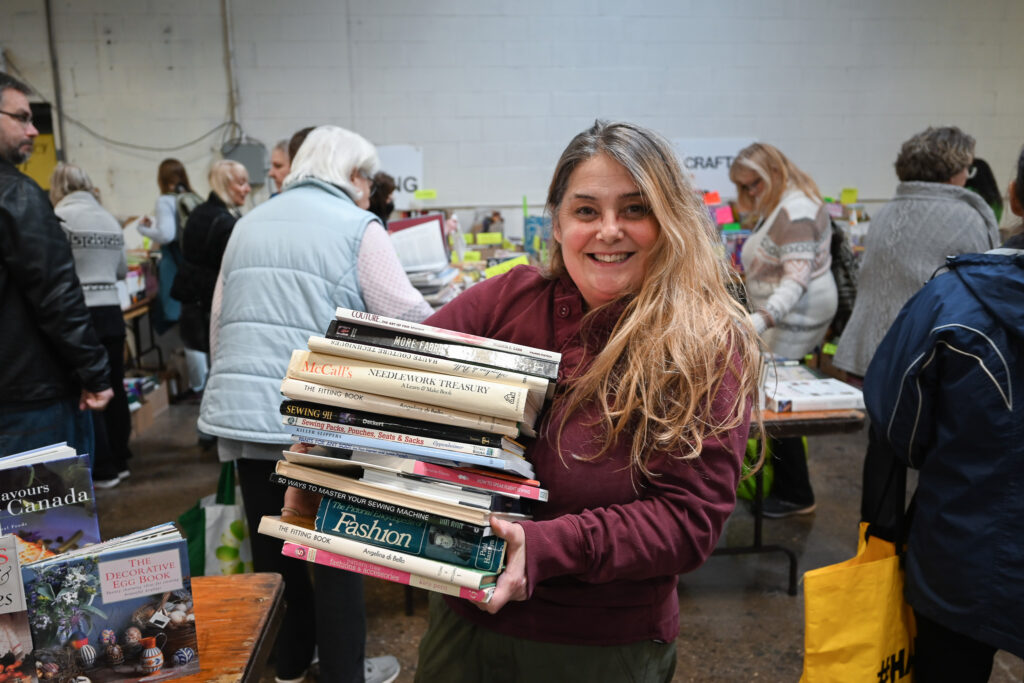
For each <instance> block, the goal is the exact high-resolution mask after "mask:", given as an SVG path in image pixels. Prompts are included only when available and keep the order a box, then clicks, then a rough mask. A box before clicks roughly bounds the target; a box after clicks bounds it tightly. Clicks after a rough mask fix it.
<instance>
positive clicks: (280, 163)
mask: <svg viewBox="0 0 1024 683" xmlns="http://www.w3.org/2000/svg"><path fill="white" fill-rule="evenodd" d="M291 170H292V160H291V157H289V156H288V140H287V139H285V140H278V142H277V144H276V145H274V149H272V150H270V170H269V171H267V175H268V176H270V179H271V180H273V181H274V190H273V193H272V194H280V193H281V190H282V189H283V188H284V179H285V178H287V177H288V174H289V173H290V172H291Z"/></svg>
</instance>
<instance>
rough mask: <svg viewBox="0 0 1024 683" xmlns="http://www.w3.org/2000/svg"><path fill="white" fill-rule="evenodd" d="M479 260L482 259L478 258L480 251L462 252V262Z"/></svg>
mask: <svg viewBox="0 0 1024 683" xmlns="http://www.w3.org/2000/svg"><path fill="white" fill-rule="evenodd" d="M480 260H482V259H481V258H480V252H479V251H467V252H464V253H463V254H462V262H463V263H469V262H470V261H480Z"/></svg>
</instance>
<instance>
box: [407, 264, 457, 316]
mask: <svg viewBox="0 0 1024 683" xmlns="http://www.w3.org/2000/svg"><path fill="white" fill-rule="evenodd" d="M407 275H408V276H409V282H410V283H412V286H413V287H415V288H416V289H418V290H419V292H420V294H422V295H423V298H424V299H425V300H426V302H427V303H428V304H430V305H431V306H433V307H434V308H435V309H438V308H440V307H441V306H444V305H445V304H446V303H448V302H449V301H451V300H452V299H454V298H455V297H456V296H458V294H459V292H461V291H462V272H461V271H460V270H459V269H458V268H454V267H452V266H448V267H446V268H443V269H441V270H438V271H420V272H418V273H407Z"/></svg>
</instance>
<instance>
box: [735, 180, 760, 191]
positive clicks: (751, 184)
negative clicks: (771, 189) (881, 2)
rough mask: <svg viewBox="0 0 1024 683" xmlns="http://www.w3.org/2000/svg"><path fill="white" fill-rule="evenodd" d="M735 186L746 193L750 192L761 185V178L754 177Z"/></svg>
mask: <svg viewBox="0 0 1024 683" xmlns="http://www.w3.org/2000/svg"><path fill="white" fill-rule="evenodd" d="M737 187H739V188H740V189H741V190H743V191H744V192H746V193H747V194H750V193H751V192H753V191H754V190H756V189H757V188H759V187H761V178H755V179H754V180H752V181H751V182H749V183H746V184H742V183H741V184H739V185H738V186H737Z"/></svg>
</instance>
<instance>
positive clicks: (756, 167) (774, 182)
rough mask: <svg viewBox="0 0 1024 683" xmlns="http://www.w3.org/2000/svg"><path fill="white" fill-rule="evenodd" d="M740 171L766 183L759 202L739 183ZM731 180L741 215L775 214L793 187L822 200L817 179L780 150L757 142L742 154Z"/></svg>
mask: <svg viewBox="0 0 1024 683" xmlns="http://www.w3.org/2000/svg"><path fill="white" fill-rule="evenodd" d="M741 168H745V169H748V170H751V171H753V172H754V173H756V174H757V177H758V178H760V179H761V182H762V183H764V191H763V192H761V194H759V195H758V196H757V197H756V198H755V197H752V196H751V195H750V193H749V192H748V191H747V190H746V188H744V187H742V186H741V185H740V183H739V182H738V181H737V180H736V171H737V170H739V169H741ZM729 180H731V181H732V182H734V183H735V184H736V191H737V198H736V203H737V204H738V205H739V207H740V211H754V212H755V213H757V214H758V216H759V217H761V218H763V217H765V216H767V215H768V214H770V213H771V212H772V211H774V210H775V207H776V206H778V205H779V202H780V201H781V200H782V195H783V194H784V193H785V192H786V188H788V187H789V186H790V185H793V186H795V187H796V188H798V189H800V190H801V191H803V193H804V194H806V195H807V196H808V197H813V198H815V199H819V200H820V199H821V191H820V190H818V184H817V183H815V182H814V179H813V178H811V176H809V175H807V174H806V173H804V172H803V171H801V170H800V169H799V168H797V165H796V164H794V163H793V162H792V161H790V160H789V157H787V156H786V155H785V154H783V153H782V152H781V151H779V149H778V148H777V147H773V146H772V145H769V144H767V143H765V142H755V143H754V144H752V145H748V146H747V147H744V148H743V149H741V150H740V151H739V154H737V155H736V158H735V159H733V162H732V165H731V166H730V167H729Z"/></svg>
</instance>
